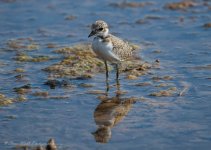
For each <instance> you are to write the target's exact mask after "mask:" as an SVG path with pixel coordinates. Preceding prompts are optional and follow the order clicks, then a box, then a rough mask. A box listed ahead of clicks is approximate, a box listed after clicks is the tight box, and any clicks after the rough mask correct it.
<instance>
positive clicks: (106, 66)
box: [104, 61, 108, 80]
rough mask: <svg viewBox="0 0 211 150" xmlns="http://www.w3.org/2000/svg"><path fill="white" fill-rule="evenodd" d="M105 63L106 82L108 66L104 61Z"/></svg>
mask: <svg viewBox="0 0 211 150" xmlns="http://www.w3.org/2000/svg"><path fill="white" fill-rule="evenodd" d="M104 63H105V69H106V80H108V65H107V61H104Z"/></svg>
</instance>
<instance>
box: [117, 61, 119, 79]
mask: <svg viewBox="0 0 211 150" xmlns="http://www.w3.org/2000/svg"><path fill="white" fill-rule="evenodd" d="M116 80H119V67H118V64H116Z"/></svg>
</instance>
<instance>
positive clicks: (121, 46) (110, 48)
mask: <svg viewBox="0 0 211 150" xmlns="http://www.w3.org/2000/svg"><path fill="white" fill-rule="evenodd" d="M91 36H95V38H94V40H93V42H92V49H93V51H94V52H95V53H96V54H97V56H98V57H99V58H100V59H102V60H103V61H104V63H105V68H106V79H107V78H108V66H107V61H109V62H111V63H114V64H115V65H116V79H118V78H119V69H118V64H119V63H120V62H121V61H124V60H126V59H128V58H130V57H131V56H132V47H131V46H130V45H129V44H128V42H126V41H123V40H122V39H120V38H118V37H116V36H114V35H112V34H109V28H108V25H107V23H106V22H105V21H102V20H97V21H96V22H95V23H93V24H92V26H91V33H90V34H89V36H88V37H91Z"/></svg>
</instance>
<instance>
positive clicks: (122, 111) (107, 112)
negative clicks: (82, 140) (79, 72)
mask: <svg viewBox="0 0 211 150" xmlns="http://www.w3.org/2000/svg"><path fill="white" fill-rule="evenodd" d="M106 86H107V87H106V93H107V94H106V96H105V98H103V100H102V102H101V103H100V104H99V105H98V106H97V107H96V109H95V111H94V119H95V123H96V125H97V126H98V129H97V130H96V131H95V132H94V133H92V134H93V135H94V137H95V140H96V142H100V143H107V142H109V140H110V139H111V135H112V132H111V129H112V128H113V127H114V126H115V125H117V124H118V123H119V122H120V121H121V120H122V119H123V118H124V117H125V116H126V115H127V114H128V112H129V111H130V109H131V108H132V105H133V104H134V103H135V101H136V99H135V98H134V97H132V98H122V97H121V94H120V93H121V91H120V83H119V81H118V80H117V81H116V88H117V91H116V95H115V96H114V97H109V96H108V95H109V84H108V82H106Z"/></svg>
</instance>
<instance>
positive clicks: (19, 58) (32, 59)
mask: <svg viewBox="0 0 211 150" xmlns="http://www.w3.org/2000/svg"><path fill="white" fill-rule="evenodd" d="M14 59H15V60H16V61H21V62H44V61H48V60H49V59H50V57H49V56H34V57H32V56H29V55H27V54H25V53H20V54H18V55H17V56H16V57H15V58H14Z"/></svg>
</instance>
